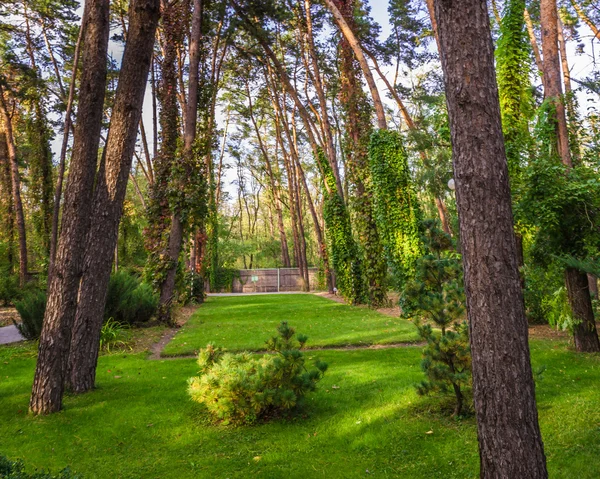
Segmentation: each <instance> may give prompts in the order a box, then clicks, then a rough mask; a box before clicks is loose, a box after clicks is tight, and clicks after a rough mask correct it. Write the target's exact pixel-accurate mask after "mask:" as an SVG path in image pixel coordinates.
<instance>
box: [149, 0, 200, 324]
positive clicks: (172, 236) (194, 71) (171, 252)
mask: <svg viewBox="0 0 600 479" xmlns="http://www.w3.org/2000/svg"><path fill="white" fill-rule="evenodd" d="M202 11H203V3H202V0H194V10H193V13H192V31H191V35H190V46H189V50H190V65H189V69H190V73H189V86H188V98H187V102H186V104H185V110H184V132H183V151H182V153H181V154H182V156H183V158H184V159H186V160H188V163H189V157H190V156H191V155H193V146H194V141H195V139H196V124H197V120H198V81H199V65H200V53H201V40H202ZM181 215H182V212H180V211H175V212H174V214H173V216H172V218H171V231H170V233H169V247H168V250H167V255H168V257H169V260H170V267H169V269H168V270H167V274H166V278H165V280H164V282H163V283H162V284H161V285H160V301H159V321H161V322H164V323H167V324H170V323H171V322H172V318H171V305H172V303H173V299H174V296H175V279H176V276H177V265H178V263H179V255H180V253H181V247H182V245H183V236H184V226H185V225H184V223H183V220H182V217H181Z"/></svg>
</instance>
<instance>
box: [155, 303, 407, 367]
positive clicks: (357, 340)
mask: <svg viewBox="0 0 600 479" xmlns="http://www.w3.org/2000/svg"><path fill="white" fill-rule="evenodd" d="M281 321H288V322H289V323H290V324H291V325H292V326H294V327H295V328H296V330H297V331H298V332H300V333H304V334H306V335H308V337H309V341H308V344H307V346H308V347H309V348H316V347H323V346H347V345H370V344H390V343H396V342H411V341H417V339H418V336H417V331H416V328H415V327H414V325H413V324H411V323H410V322H409V321H406V320H403V319H400V318H394V317H390V316H385V315H383V314H381V313H378V312H377V311H373V310H370V309H367V308H357V307H353V306H348V305H345V304H340V303H337V302H334V301H330V300H328V299H325V298H321V297H319V296H315V295H310V294H291V295H260V296H235V297H210V298H208V300H207V302H206V303H205V304H204V305H202V307H200V309H198V311H197V312H196V313H195V314H194V315H193V316H192V318H191V319H190V320H189V321H188V323H187V324H186V325H185V326H184V327H183V328H182V329H181V331H179V332H178V333H177V334H176V335H175V337H174V338H173V340H172V341H171V342H170V343H169V344H168V345H167V347H166V348H165V350H164V351H163V356H181V355H189V354H194V353H195V352H197V351H198V350H199V349H200V348H203V347H205V346H206V345H207V344H208V343H210V342H213V343H215V344H217V345H219V346H223V347H225V348H228V349H231V350H243V349H250V350H260V349H264V342H265V340H266V339H268V338H269V337H270V336H271V335H273V333H274V331H275V328H276V327H277V326H278V325H279V323H280V322H281Z"/></svg>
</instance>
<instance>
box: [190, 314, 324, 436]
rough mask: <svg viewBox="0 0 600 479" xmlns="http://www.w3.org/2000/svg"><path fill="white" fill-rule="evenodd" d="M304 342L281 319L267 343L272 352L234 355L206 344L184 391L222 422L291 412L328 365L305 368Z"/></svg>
mask: <svg viewBox="0 0 600 479" xmlns="http://www.w3.org/2000/svg"><path fill="white" fill-rule="evenodd" d="M306 341H307V338H306V336H301V335H298V336H297V337H295V331H294V329H293V328H290V327H289V326H288V324H287V323H286V322H283V323H281V324H280V326H279V328H278V335H277V336H274V337H273V338H271V339H270V340H268V341H267V343H266V345H267V348H268V350H269V351H270V352H274V353H275V354H264V355H260V356H257V355H253V354H251V353H248V352H244V353H239V354H232V353H227V352H226V351H224V350H223V349H221V348H216V347H214V346H213V345H211V344H209V345H208V346H207V347H206V349H203V350H201V351H200V354H199V356H198V365H199V366H200V376H198V377H194V378H190V380H189V382H188V392H189V394H190V396H191V397H192V400H194V401H196V402H199V403H201V404H204V405H205V406H206V408H207V409H208V411H209V412H210V414H211V415H212V416H213V417H214V418H215V419H217V420H221V421H223V423H225V424H229V423H233V424H242V423H245V424H251V423H253V422H255V421H256V420H258V419H265V418H267V417H270V416H273V415H277V414H281V413H285V412H287V411H290V410H291V409H293V408H295V407H296V406H298V405H299V404H300V403H301V401H302V399H303V398H304V396H305V395H306V394H307V393H309V392H311V391H314V390H315V389H316V385H317V383H318V382H319V381H320V380H321V378H322V377H323V374H324V373H325V371H326V370H327V364H325V363H323V362H321V361H318V360H317V361H315V367H314V368H313V369H310V370H309V369H307V368H306V367H305V358H304V354H303V353H302V352H301V351H300V349H302V348H303V347H304V345H305V344H306Z"/></svg>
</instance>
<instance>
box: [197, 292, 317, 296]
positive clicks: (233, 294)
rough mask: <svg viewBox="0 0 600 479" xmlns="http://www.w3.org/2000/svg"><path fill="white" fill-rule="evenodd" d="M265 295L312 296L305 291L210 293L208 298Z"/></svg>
mask: <svg viewBox="0 0 600 479" xmlns="http://www.w3.org/2000/svg"><path fill="white" fill-rule="evenodd" d="M264 294H311V293H306V292H303V291H279V292H277V291H275V292H273V293H208V294H207V296H215V297H219V296H260V295H264Z"/></svg>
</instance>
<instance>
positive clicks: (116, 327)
mask: <svg viewBox="0 0 600 479" xmlns="http://www.w3.org/2000/svg"><path fill="white" fill-rule="evenodd" d="M124 333H125V330H124V328H123V326H122V325H121V324H120V323H118V322H116V321H115V320H114V319H112V318H109V319H108V321H106V322H105V323H104V324H103V325H102V329H101V330H100V349H104V350H106V351H108V352H110V349H111V347H113V346H127V343H126V342H125V341H124V340H123V339H121V338H122V337H123V336H124Z"/></svg>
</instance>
